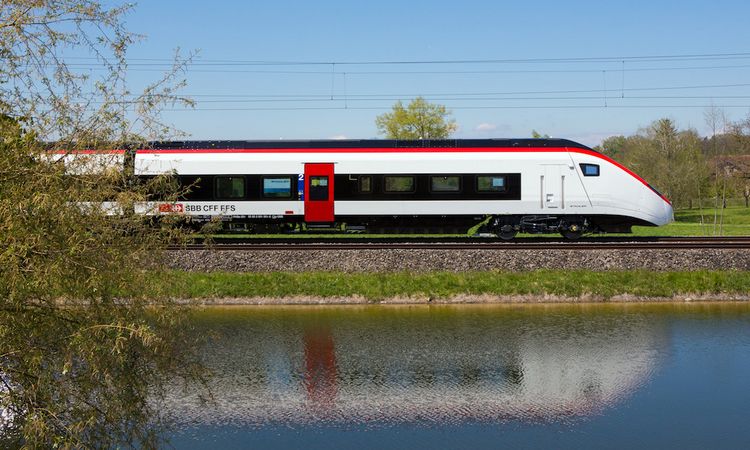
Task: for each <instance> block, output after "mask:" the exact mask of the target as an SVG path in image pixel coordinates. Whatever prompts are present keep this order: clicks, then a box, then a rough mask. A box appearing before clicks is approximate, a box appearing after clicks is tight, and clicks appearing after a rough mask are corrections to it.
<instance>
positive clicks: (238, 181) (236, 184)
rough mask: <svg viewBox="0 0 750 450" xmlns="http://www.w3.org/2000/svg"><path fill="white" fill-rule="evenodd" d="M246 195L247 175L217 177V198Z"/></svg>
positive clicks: (232, 197)
mask: <svg viewBox="0 0 750 450" xmlns="http://www.w3.org/2000/svg"><path fill="white" fill-rule="evenodd" d="M244 196H245V177H216V198H217V199H234V198H243V197H244Z"/></svg>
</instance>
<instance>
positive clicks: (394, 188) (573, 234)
mask: <svg viewBox="0 0 750 450" xmlns="http://www.w3.org/2000/svg"><path fill="white" fill-rule="evenodd" d="M129 153H130V154H131V156H130V157H128V156H127V154H126V155H124V156H123V163H124V164H132V171H133V172H132V173H134V174H135V176H136V177H152V176H156V175H160V174H168V173H171V174H174V175H175V176H176V177H177V179H178V181H179V183H180V185H181V186H183V187H184V188H185V194H184V195H182V196H181V197H180V199H179V200H178V201H176V202H174V201H172V202H164V201H159V200H158V199H155V200H154V201H152V202H148V203H144V204H142V205H140V211H141V212H142V213H144V214H154V215H163V214H181V215H185V216H190V217H191V218H192V219H193V220H194V221H196V222H200V221H207V220H211V219H216V218H220V219H221V220H223V221H225V222H226V223H227V228H230V229H235V230H243V231H247V232H304V231H317V232H322V231H341V232H368V233H394V232H395V233H415V232H416V233H435V232H437V233H466V232H468V231H469V230H473V232H475V233H477V234H490V235H496V236H498V237H500V238H502V239H506V240H510V239H513V238H514V237H515V236H516V235H517V234H518V233H560V234H561V235H562V236H564V237H565V238H568V239H577V238H579V237H581V236H582V235H584V234H588V233H629V232H631V231H632V226H634V225H638V226H661V225H665V224H667V223H669V222H670V221H672V220H673V211H672V205H671V203H670V201H669V200H668V199H667V198H666V197H665V196H664V195H662V194H661V193H659V192H658V191H657V190H656V189H654V187H652V186H651V185H650V184H648V182H646V181H645V180H644V179H643V178H641V177H639V176H638V175H637V174H635V173H634V172H633V171H631V170H630V169H628V168H626V167H625V166H623V165H622V164H620V163H618V162H616V161H614V160H613V159H611V158H609V157H607V156H606V155H603V154H601V153H599V152H597V151H595V150H593V149H591V148H589V147H586V146H584V145H582V144H579V143H577V142H573V141H570V140H565V139H448V140H414V141H413V140H409V141H401V140H311V141H170V142H155V143H152V144H151V145H149V146H148V147H147V148H138V149H133V150H132V151H130V152H129Z"/></svg>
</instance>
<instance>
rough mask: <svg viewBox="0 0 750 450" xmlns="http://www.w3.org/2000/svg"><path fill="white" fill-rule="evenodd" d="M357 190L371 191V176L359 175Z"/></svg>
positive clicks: (366, 192) (367, 192) (365, 192)
mask: <svg viewBox="0 0 750 450" xmlns="http://www.w3.org/2000/svg"><path fill="white" fill-rule="evenodd" d="M359 192H361V193H363V194H369V193H370V192H372V177H371V176H370V175H361V176H360V177H359Z"/></svg>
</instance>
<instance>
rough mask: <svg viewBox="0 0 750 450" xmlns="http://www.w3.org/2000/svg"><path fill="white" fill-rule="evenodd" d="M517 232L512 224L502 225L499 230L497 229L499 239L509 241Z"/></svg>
mask: <svg viewBox="0 0 750 450" xmlns="http://www.w3.org/2000/svg"><path fill="white" fill-rule="evenodd" d="M517 233H518V232H517V231H516V230H515V229H513V226H511V225H503V226H502V227H500V230H498V233H497V235H498V236H499V237H500V239H502V240H504V241H510V240H512V239H513V238H514V237H516V234H517Z"/></svg>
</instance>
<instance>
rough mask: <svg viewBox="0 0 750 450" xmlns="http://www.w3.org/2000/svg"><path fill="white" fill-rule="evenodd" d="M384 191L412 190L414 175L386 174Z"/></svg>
mask: <svg viewBox="0 0 750 450" xmlns="http://www.w3.org/2000/svg"><path fill="white" fill-rule="evenodd" d="M384 178H385V192H414V185H415V183H414V177H412V176H403V175H398V176H396V175H386V176H385V177H384Z"/></svg>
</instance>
